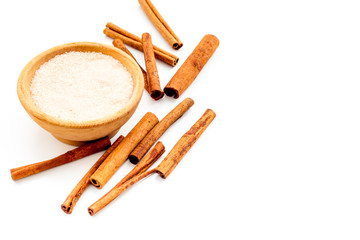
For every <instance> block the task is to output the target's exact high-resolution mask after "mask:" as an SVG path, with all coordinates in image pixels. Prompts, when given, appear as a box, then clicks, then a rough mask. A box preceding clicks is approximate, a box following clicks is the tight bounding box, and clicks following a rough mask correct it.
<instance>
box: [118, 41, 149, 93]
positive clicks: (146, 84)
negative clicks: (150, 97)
mask: <svg viewBox="0 0 360 240" xmlns="http://www.w3.org/2000/svg"><path fill="white" fill-rule="evenodd" d="M112 44H113V45H114V47H116V48H119V49H121V50H123V51H124V52H126V53H127V54H128V55H129V56H130V57H132V58H133V59H134V60H135V62H136V63H137V64H138V65H139V67H140V69H141V72H142V75H143V77H144V88H145V90H146V91H147V92H148V93H150V90H149V83H148V79H147V73H146V71H145V70H144V69H143V68H142V67H141V66H140V64H139V63H138V61H136V59H135V57H134V56H133V55H132V54H131V52H130V51H129V50H128V49H127V48H126V46H125V44H124V43H123V41H121V39H118V38H117V39H114V40H113V42H112Z"/></svg>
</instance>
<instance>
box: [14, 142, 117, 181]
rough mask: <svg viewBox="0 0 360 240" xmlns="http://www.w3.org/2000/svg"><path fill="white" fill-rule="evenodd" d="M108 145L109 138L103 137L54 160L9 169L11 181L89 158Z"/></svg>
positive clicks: (109, 143)
mask: <svg viewBox="0 0 360 240" xmlns="http://www.w3.org/2000/svg"><path fill="white" fill-rule="evenodd" d="M110 145H111V142H110V139H109V137H104V138H102V139H99V140H95V141H91V142H88V143H85V144H84V145H82V146H80V147H77V148H75V149H73V150H71V151H68V152H66V153H64V154H62V155H60V156H58V157H56V158H53V159H50V160H47V161H43V162H38V163H34V164H30V165H26V166H22V167H18V168H13V169H10V173H11V177H12V179H13V180H18V179H21V178H24V177H28V176H31V175H33V174H36V173H39V172H42V171H45V170H48V169H50V168H54V167H57V166H60V165H63V164H66V163H70V162H73V161H75V160H78V159H81V158H84V157H86V156H89V155H91V154H94V153H97V152H100V151H102V150H105V149H107V148H109V147H110Z"/></svg>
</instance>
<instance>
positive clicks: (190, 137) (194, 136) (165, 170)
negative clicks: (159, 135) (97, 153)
mask: <svg viewBox="0 0 360 240" xmlns="http://www.w3.org/2000/svg"><path fill="white" fill-rule="evenodd" d="M215 116H216V114H215V112H214V111H213V110H211V109H207V110H206V111H205V113H204V114H203V115H202V116H201V117H200V118H199V120H198V121H196V123H195V124H194V125H193V126H192V127H191V128H190V130H189V131H187V132H186V133H185V134H184V135H183V136H182V137H181V138H180V139H179V141H178V142H177V143H176V144H175V146H174V147H173V148H172V149H171V151H170V152H169V154H168V155H167V156H166V157H165V158H164V160H162V161H161V163H160V164H159V165H158V166H157V167H156V168H154V169H151V170H149V171H146V172H142V173H139V174H138V175H136V176H134V177H132V178H130V180H128V181H126V182H124V183H122V184H120V183H119V184H118V185H116V187H114V188H113V189H112V190H111V191H110V192H109V193H108V194H107V195H108V196H106V195H105V196H104V197H103V198H101V199H99V200H98V201H97V202H95V203H94V204H93V205H91V206H90V207H89V208H88V212H89V214H90V215H94V214H95V213H97V212H98V211H100V210H101V209H102V208H103V207H105V206H106V205H107V204H108V203H109V202H111V201H112V200H113V199H114V198H116V197H117V196H119V195H120V194H121V193H123V192H124V191H125V190H126V189H128V188H129V187H130V186H132V185H134V184H135V183H137V182H138V181H140V180H141V179H143V178H146V177H148V176H149V175H152V174H153V173H158V174H159V175H160V177H162V178H163V179H166V178H167V177H168V176H169V175H170V173H171V172H172V171H173V170H174V168H175V167H176V166H177V165H178V164H179V162H180V161H181V159H182V158H183V157H184V156H185V154H186V153H187V152H188V151H189V150H190V148H191V147H192V146H193V145H194V143H195V142H196V141H197V140H198V139H199V137H200V136H201V134H202V133H203V132H204V131H205V129H206V128H207V127H208V126H209V125H210V123H211V122H212V121H213V120H214V118H215Z"/></svg>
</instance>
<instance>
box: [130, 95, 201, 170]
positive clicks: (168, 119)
mask: <svg viewBox="0 0 360 240" xmlns="http://www.w3.org/2000/svg"><path fill="white" fill-rule="evenodd" d="M193 105H194V100H192V99H191V98H186V99H185V100H183V101H182V102H181V103H179V104H178V105H177V106H176V107H175V108H174V109H173V110H171V111H170V112H169V113H168V114H167V115H166V116H165V117H164V118H163V119H161V121H160V122H159V123H158V124H156V125H155V127H154V128H153V129H151V131H150V132H149V133H148V134H147V135H146V136H145V137H144V139H143V140H142V141H141V142H140V143H139V144H138V145H137V146H136V148H135V149H134V150H133V151H132V152H131V154H130V155H129V161H130V162H131V163H133V164H137V163H138V162H139V161H140V160H141V158H142V157H143V156H144V155H145V154H146V152H147V151H148V150H149V149H150V148H151V146H152V145H153V144H154V143H155V142H156V141H157V140H158V139H159V138H160V137H161V136H162V135H163V134H164V133H165V131H166V130H167V129H168V128H169V127H170V126H171V125H172V124H173V123H174V122H175V121H176V120H177V119H179V118H180V117H181V116H182V115H183V114H184V113H185V112H186V111H187V110H188V109H189V108H191V107H192V106H193Z"/></svg>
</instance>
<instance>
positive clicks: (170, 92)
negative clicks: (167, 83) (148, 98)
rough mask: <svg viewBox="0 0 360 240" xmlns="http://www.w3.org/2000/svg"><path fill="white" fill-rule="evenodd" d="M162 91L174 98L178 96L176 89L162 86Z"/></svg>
mask: <svg viewBox="0 0 360 240" xmlns="http://www.w3.org/2000/svg"><path fill="white" fill-rule="evenodd" d="M164 92H165V94H166V95H167V96H169V97H174V98H178V97H179V93H178V91H177V90H176V89H174V88H164Z"/></svg>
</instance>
